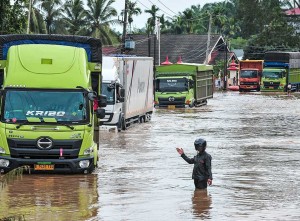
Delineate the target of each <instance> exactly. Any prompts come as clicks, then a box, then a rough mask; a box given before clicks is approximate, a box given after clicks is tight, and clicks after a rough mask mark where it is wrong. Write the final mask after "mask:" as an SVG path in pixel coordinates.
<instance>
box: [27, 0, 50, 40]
mask: <svg viewBox="0 0 300 221" xmlns="http://www.w3.org/2000/svg"><path fill="white" fill-rule="evenodd" d="M40 8H41V0H33V1H32V7H31V11H30V26H29V27H30V29H29V30H30V31H31V32H33V33H42V34H45V33H47V28H46V23H45V20H44V18H43V15H42V14H41V10H40Z"/></svg>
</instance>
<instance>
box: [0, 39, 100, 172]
mask: <svg viewBox="0 0 300 221" xmlns="http://www.w3.org/2000/svg"><path fill="white" fill-rule="evenodd" d="M0 62H1V63H0V64H1V66H0V79H1V85H2V86H1V113H0V115H1V122H0V171H1V172H4V173H5V172H8V171H10V170H12V169H14V168H17V167H20V166H24V165H26V166H30V168H31V170H32V171H36V172H39V171H50V172H51V171H52V172H66V173H90V172H91V171H93V169H94V167H95V166H96V165H97V160H98V154H97V152H98V147H97V144H96V142H95V141H94V122H96V120H94V115H95V114H94V111H93V103H94V100H95V99H96V100H97V101H98V105H99V107H101V106H102V107H104V106H105V102H106V101H105V97H104V96H101V95H99V92H100V86H101V62H102V51H101V42H100V40H99V39H93V38H89V37H79V36H60V35H3V36H0ZM96 116H98V117H104V109H101V108H97V110H96Z"/></svg>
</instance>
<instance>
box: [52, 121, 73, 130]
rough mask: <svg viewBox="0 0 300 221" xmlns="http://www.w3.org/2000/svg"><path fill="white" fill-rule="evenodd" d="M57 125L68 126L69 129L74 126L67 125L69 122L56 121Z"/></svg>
mask: <svg viewBox="0 0 300 221" xmlns="http://www.w3.org/2000/svg"><path fill="white" fill-rule="evenodd" d="M56 123H57V124H58V125H62V126H66V127H68V128H70V129H71V130H74V127H73V126H71V125H69V124H64V123H61V122H56Z"/></svg>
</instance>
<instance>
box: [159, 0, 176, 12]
mask: <svg viewBox="0 0 300 221" xmlns="http://www.w3.org/2000/svg"><path fill="white" fill-rule="evenodd" d="M157 1H159V3H160V4H162V5H163V6H165V8H167V9H168V10H169V11H171V12H172V13H173V14H175V15H177V14H178V13H176V12H174V11H172V10H171V9H170V8H169V7H167V6H166V5H165V4H164V3H162V2H161V1H160V0H157Z"/></svg>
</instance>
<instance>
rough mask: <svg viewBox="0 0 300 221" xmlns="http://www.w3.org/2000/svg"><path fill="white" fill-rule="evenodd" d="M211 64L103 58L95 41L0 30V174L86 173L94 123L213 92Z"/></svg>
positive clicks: (91, 162)
mask: <svg viewBox="0 0 300 221" xmlns="http://www.w3.org/2000/svg"><path fill="white" fill-rule="evenodd" d="M155 75H156V76H155ZM212 76H213V68H212V66H209V65H199V64H182V65H170V66H161V67H157V69H156V70H155V71H154V70H153V58H149V57H136V56H122V55H115V56H102V45H101V41H100V40H99V39H95V38H91V37H83V36H63V35H0V86H1V87H0V173H7V172H9V171H11V170H12V169H15V168H17V167H21V166H29V167H30V169H31V170H32V171H34V172H45V171H47V172H55V173H57V172H58V173H60V172H62V173H91V172H92V171H93V170H94V168H95V167H96V166H97V162H98V151H99V143H101V141H100V142H99V128H101V127H107V126H113V127H116V128H117V129H118V131H121V130H125V129H126V128H127V127H128V126H130V125H131V124H133V123H141V122H147V121H150V120H151V115H152V113H153V107H154V105H153V101H154V104H155V106H156V107H169V106H172V107H173V106H174V107H194V106H200V105H203V104H206V103H207V99H209V98H212V96H213V81H212V79H213V77H212Z"/></svg>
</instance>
